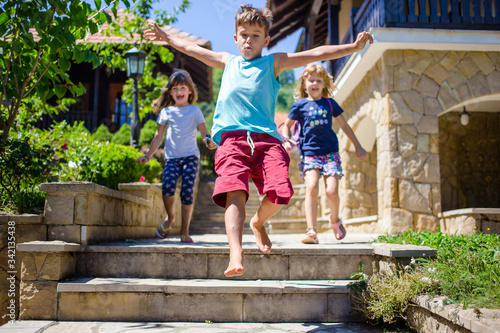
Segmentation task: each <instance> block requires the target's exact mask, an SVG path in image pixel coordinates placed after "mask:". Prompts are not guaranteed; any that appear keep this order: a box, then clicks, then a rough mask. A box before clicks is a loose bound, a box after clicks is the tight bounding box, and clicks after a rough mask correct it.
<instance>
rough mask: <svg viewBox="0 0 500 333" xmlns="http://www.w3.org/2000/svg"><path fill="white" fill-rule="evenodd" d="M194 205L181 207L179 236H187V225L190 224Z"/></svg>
mask: <svg viewBox="0 0 500 333" xmlns="http://www.w3.org/2000/svg"><path fill="white" fill-rule="evenodd" d="M193 208H194V204H190V205H182V207H181V212H182V224H181V235H182V236H189V224H190V223H191V216H192V215H193Z"/></svg>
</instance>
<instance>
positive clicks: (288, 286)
mask: <svg viewBox="0 0 500 333" xmlns="http://www.w3.org/2000/svg"><path fill="white" fill-rule="evenodd" d="M350 282H352V281H349V280H336V281H332V280H309V281H304V280H287V281H283V280H257V281H237V280H219V279H204V280H187V279H174V280H171V279H153V278H147V279H134V278H84V279H75V280H73V281H67V282H60V283H58V285H57V298H58V303H57V313H58V320H61V321H66V320H71V321H73V320H80V321H85V320H93V321H167V322H168V321H176V322H204V321H212V322H340V321H341V322H346V321H359V320H361V316H359V315H353V314H351V313H350V310H351V304H350V295H349V290H348V287H347V285H348V284H349V283H350ZM312 305H314V306H312Z"/></svg>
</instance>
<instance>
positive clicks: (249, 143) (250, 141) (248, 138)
mask: <svg viewBox="0 0 500 333" xmlns="http://www.w3.org/2000/svg"><path fill="white" fill-rule="evenodd" d="M247 143H248V145H249V146H250V148H251V149H252V156H253V151H254V149H255V144H254V143H253V140H252V137H251V136H250V131H247Z"/></svg>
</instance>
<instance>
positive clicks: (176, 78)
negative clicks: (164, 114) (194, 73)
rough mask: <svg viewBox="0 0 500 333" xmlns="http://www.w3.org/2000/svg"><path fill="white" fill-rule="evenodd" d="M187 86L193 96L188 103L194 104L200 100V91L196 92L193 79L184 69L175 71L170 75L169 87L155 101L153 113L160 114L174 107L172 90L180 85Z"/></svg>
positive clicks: (190, 96) (190, 95)
mask: <svg viewBox="0 0 500 333" xmlns="http://www.w3.org/2000/svg"><path fill="white" fill-rule="evenodd" d="M182 84H183V85H186V86H187V87H188V88H189V90H191V94H189V97H188V103H189V104H193V103H196V101H197V100H198V90H196V85H195V84H194V82H193V79H192V78H191V75H189V73H188V72H187V71H185V70H183V69H177V70H175V71H174V72H173V73H172V75H170V77H169V79H168V83H167V86H166V87H165V88H163V90H162V92H161V95H160V97H158V98H157V99H155V100H154V101H153V112H154V114H156V115H158V114H160V111H161V110H162V109H163V108H164V107H167V106H170V105H174V104H175V101H174V99H173V97H172V95H170V92H171V91H172V88H173V87H175V86H178V85H182Z"/></svg>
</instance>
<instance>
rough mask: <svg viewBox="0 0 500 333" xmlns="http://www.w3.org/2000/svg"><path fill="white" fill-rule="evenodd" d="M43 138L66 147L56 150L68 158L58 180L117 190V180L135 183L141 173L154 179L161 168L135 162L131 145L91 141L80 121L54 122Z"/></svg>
mask: <svg viewBox="0 0 500 333" xmlns="http://www.w3.org/2000/svg"><path fill="white" fill-rule="evenodd" d="M122 128H123V126H122ZM45 139H46V140H50V143H51V145H53V146H61V145H65V147H67V149H65V150H59V151H58V153H59V154H61V155H62V156H61V157H64V158H65V160H67V161H68V162H67V163H64V164H63V165H62V166H61V172H59V174H58V175H57V176H58V177H57V178H58V180H59V181H90V182H94V183H96V184H100V185H103V186H106V187H109V188H111V189H118V184H119V183H130V182H136V181H139V180H140V178H141V176H144V177H145V180H146V181H148V182H154V180H155V179H156V178H157V177H158V176H159V174H160V172H161V169H162V167H161V165H160V163H159V162H157V161H155V160H152V161H150V162H149V163H147V164H137V163H136V162H135V161H136V159H137V158H138V157H139V156H141V153H140V152H139V151H138V150H137V149H136V148H134V147H131V146H124V145H120V144H116V143H113V142H100V141H93V140H92V138H91V136H90V134H89V133H88V132H87V131H86V129H85V127H84V126H83V123H79V124H77V125H75V126H74V127H71V126H68V125H67V124H66V123H59V124H57V125H54V126H53V128H52V130H51V131H50V132H48V133H46V135H45Z"/></svg>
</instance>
